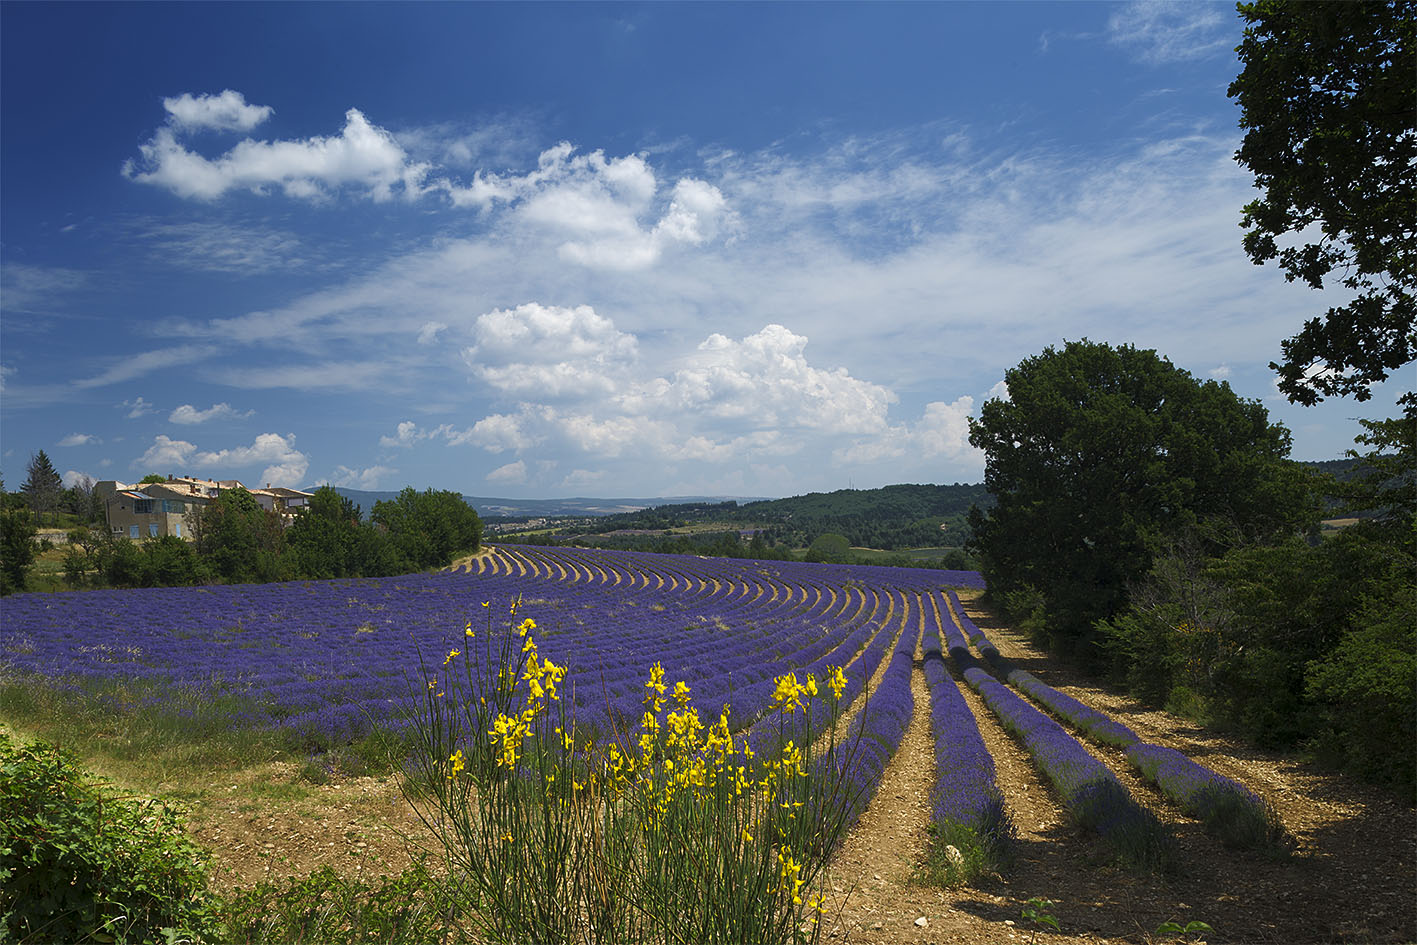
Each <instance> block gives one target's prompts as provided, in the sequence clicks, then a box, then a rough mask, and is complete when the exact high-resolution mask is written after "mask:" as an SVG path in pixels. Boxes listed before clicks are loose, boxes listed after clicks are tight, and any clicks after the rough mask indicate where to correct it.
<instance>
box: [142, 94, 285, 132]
mask: <svg viewBox="0 0 1417 945" xmlns="http://www.w3.org/2000/svg"><path fill="white" fill-rule="evenodd" d="M162 107H163V108H165V109H167V114H168V116H169V119H168V120H169V121H171V122H172V124H174V125H177V126H178V127H180V128H190V129H198V128H210V129H212V130H215V131H250V130H251V129H252V128H255V127H256V126H257V125H259V124H260V123H261V122H263V121H265V120H266V119H267V118H269V117H270V116H271V113H272V112H274V111H275V109H273V108H271V107H270V106H269V105H248V104H246V96H244V95H242V94H241V93H240V92H236V91H233V90H231V89H226V90H225V91H223V92H222V93H221V94H219V95H193V94H192V93H190V92H183V93H182V94H181V95H178V96H175V97H173V98H165V99H163V100H162Z"/></svg>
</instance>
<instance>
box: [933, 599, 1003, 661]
mask: <svg viewBox="0 0 1417 945" xmlns="http://www.w3.org/2000/svg"><path fill="white" fill-rule="evenodd" d="M945 593H946V594H948V595H949V598H950V604H951V605H952V606H953V607H954V611H955V613H957V614H959V627H960V630H962V631H963V632H964V635H965V637H966V638H967V639H968V640H969V642H970V643H973V644H974V645H975V646H976V647H978V648H979V653H980V655H982V656H983V657H984V658H985V659H986V660H988V661H989V662H990V663H997V662H998V661H999V660H1000V659H1001V658H1002V657H1000V656H999V651H998V650H997V649H995V647H994V644H992V643H990V642H989V638H988V637H986V636H985V635H984V631H983V630H980V629H979V628H978V627H977V626H975V623H974V621H973V620H970V619H969V614H967V613H965V612H964V605H963V604H961V603H960V602H959V595H958V594H956V593H955V592H954V590H953V589H950V590H947V591H946V592H945Z"/></svg>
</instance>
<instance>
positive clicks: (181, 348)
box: [74, 344, 219, 399]
mask: <svg viewBox="0 0 1417 945" xmlns="http://www.w3.org/2000/svg"><path fill="white" fill-rule="evenodd" d="M218 350H219V349H218V348H216V347H215V346H213V345H201V344H192V345H173V346H171V347H167V348H157V349H154V350H151V351H142V352H139V353H138V354H133V355H127V356H124V357H121V358H118V359H117V360H115V361H114V362H113V364H111V365H110V366H109V367H108V368H106V369H104V370H103V371H100V372H99V373H98V374H95V375H93V376H92V377H85V378H80V379H78V380H76V381H74V386H75V387H77V388H80V389H83V390H87V389H89V388H93V387H107V386H109V385H112V384H118V383H121V382H123V381H131V380H133V379H134V378H139V377H144V376H146V375H148V374H151V373H153V372H154V371H162V370H170V369H172V368H178V367H182V366H184V365H188V364H193V363H195V362H197V361H205V360H206V359H208V358H210V357H212V356H213V355H215V354H216V353H217V352H218ZM139 399H141V398H139Z"/></svg>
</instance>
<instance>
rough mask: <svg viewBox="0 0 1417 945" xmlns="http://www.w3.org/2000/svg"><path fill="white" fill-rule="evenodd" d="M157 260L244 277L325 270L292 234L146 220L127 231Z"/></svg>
mask: <svg viewBox="0 0 1417 945" xmlns="http://www.w3.org/2000/svg"><path fill="white" fill-rule="evenodd" d="M125 232H126V234H127V235H128V236H130V237H131V238H133V239H136V240H137V241H139V242H141V243H143V244H146V245H147V246H149V247H151V249H152V252H153V254H154V256H156V257H157V258H158V259H161V260H164V261H167V262H170V263H172V264H175V265H180V266H181V267H182V268H184V269H197V270H205V271H207V272H225V273H236V274H240V275H250V274H259V273H263V272H273V271H274V272H279V271H288V270H301V269H304V270H310V269H319V268H322V267H324V265H325V263H324V262H323V261H322V260H321V259H320V258H319V257H320V253H319V252H318V251H316V250H314V249H312V248H311V247H309V246H307V245H306V244H305V242H304V241H303V240H302V239H301V238H300V237H298V236H296V235H295V234H294V233H291V232H288V231H286V230H281V229H278V228H276V227H271V226H265V225H251V224H235V223H226V222H217V221H211V220H207V221H197V220H191V221H187V222H163V221H159V220H152V219H146V220H142V221H139V222H137V223H135V224H133V225H132V226H129V227H125Z"/></svg>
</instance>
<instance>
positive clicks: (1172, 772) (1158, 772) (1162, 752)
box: [1126, 742, 1290, 849]
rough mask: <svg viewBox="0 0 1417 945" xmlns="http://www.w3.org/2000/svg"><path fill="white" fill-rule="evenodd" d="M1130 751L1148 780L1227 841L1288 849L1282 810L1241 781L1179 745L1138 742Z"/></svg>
mask: <svg viewBox="0 0 1417 945" xmlns="http://www.w3.org/2000/svg"><path fill="white" fill-rule="evenodd" d="M1126 754H1127V761H1129V762H1131V763H1132V765H1133V766H1134V767H1135V768H1136V769H1137V770H1138V771H1140V772H1141V773H1142V775H1144V776H1145V777H1146V779H1147V780H1148V781H1151V782H1152V783H1153V784H1155V785H1156V786H1157V787H1158V788H1159V789H1160V790H1161V792H1162V793H1163V794H1165V795H1166V796H1167V797H1169V798H1170V799H1171V800H1172V801H1174V802H1175V803H1176V804H1177V806H1179V807H1180V808H1181V809H1182V810H1184V811H1185V812H1186V813H1187V814H1190V815H1191V816H1192V817H1194V818H1196V819H1197V820H1199V821H1200V822H1201V823H1203V824H1204V825H1205V829H1206V831H1207V832H1208V833H1211V834H1213V835H1214V836H1216V837H1218V838H1219V839H1220V841H1221V842H1222V843H1224V844H1225V845H1226V846H1229V847H1235V848H1238V849H1254V848H1257V847H1271V848H1276V849H1283V848H1285V847H1287V846H1288V845H1289V844H1290V837H1289V834H1288V832H1287V831H1286V830H1285V829H1284V824H1283V822H1282V821H1281V820H1280V818H1279V812H1278V811H1276V810H1275V809H1274V807H1273V806H1272V805H1271V804H1269V803H1267V802H1266V801H1264V800H1263V799H1262V798H1260V797H1259V796H1258V795H1257V794H1255V792H1253V791H1251V790H1250V789H1249V788H1247V787H1245V786H1244V785H1243V784H1241V783H1239V782H1238V781H1235V780H1232V779H1231V778H1227V777H1225V776H1224V775H1221V774H1217V773H1215V772H1214V771H1211V770H1210V769H1209V768H1206V767H1204V766H1202V765H1199V764H1196V763H1195V762H1194V761H1192V760H1191V759H1190V758H1187V757H1186V756H1185V755H1183V754H1181V753H1180V752H1179V751H1176V750H1175V749H1174V748H1166V747H1163V746H1161V745H1149V744H1146V743H1145V742H1138V743H1137V744H1135V745H1132V746H1130V747H1129V748H1127V751H1126Z"/></svg>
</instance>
